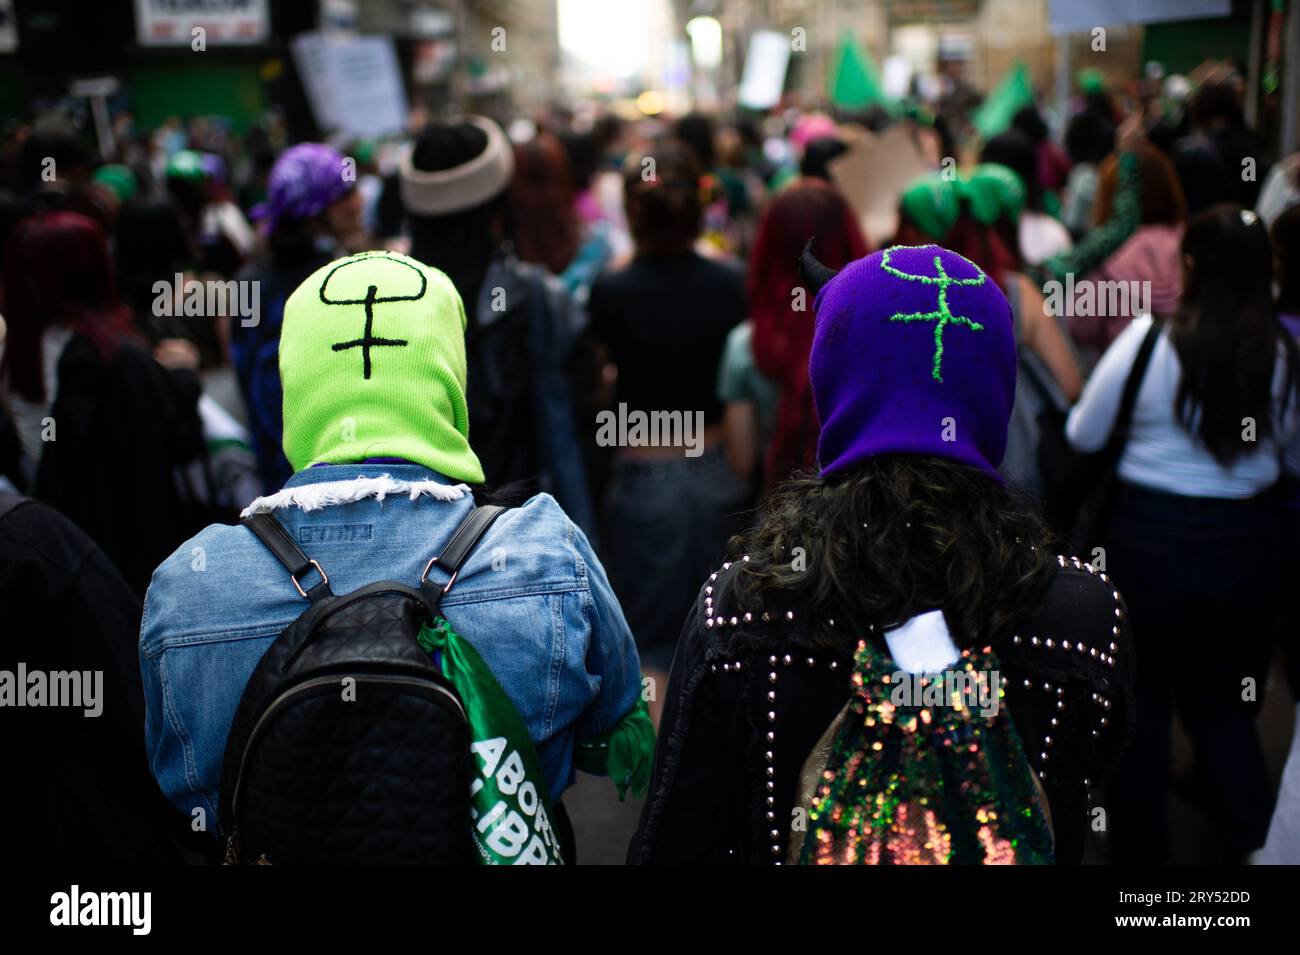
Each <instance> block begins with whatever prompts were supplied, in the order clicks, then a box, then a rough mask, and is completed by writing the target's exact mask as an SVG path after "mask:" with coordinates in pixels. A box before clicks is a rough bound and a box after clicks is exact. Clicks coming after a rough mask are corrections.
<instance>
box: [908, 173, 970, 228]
mask: <svg viewBox="0 0 1300 955" xmlns="http://www.w3.org/2000/svg"><path fill="white" fill-rule="evenodd" d="M898 204H899V208H900V209H902V211H903V215H905V216H907V218H909V219H911V220H912V222H913V223H914V224H915V225H916V227H917V228H918V229H920V230H921V231H922V232H924V233H925V234H926V235H927V236H929V237H930V238H931V239H933V240H934V241H935V242H942V241H943V239H944V237H945V236H947V234H948V232H949V230H950V229H952V226H953V223H954V222H956V221H957V190H956V189H955V187H954V184H953V183H952V181H950V180H948V179H945V178H944V177H943V176H942V174H940V173H935V172H930V173H924V174H922V175H920V176H917V177H916V178H915V179H913V180H912V181H911V182H909V183H908V184H907V186H906V188H904V189H903V193H902V195H901V196H900V197H899V200H898Z"/></svg>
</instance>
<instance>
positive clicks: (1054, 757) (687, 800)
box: [628, 558, 1133, 864]
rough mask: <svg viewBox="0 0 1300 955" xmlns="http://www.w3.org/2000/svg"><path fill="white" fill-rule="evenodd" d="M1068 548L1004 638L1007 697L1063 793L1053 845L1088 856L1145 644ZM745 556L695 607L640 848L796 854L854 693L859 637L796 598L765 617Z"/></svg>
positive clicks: (771, 856)
mask: <svg viewBox="0 0 1300 955" xmlns="http://www.w3.org/2000/svg"><path fill="white" fill-rule="evenodd" d="M1059 561H1060V563H1061V568H1060V570H1059V571H1058V573H1057V575H1056V577H1055V579H1054V580H1053V581H1052V583H1051V584H1050V585H1049V586H1048V588H1047V591H1046V593H1045V595H1044V598H1043V602H1042V605H1041V606H1040V607H1039V608H1037V610H1036V611H1034V612H1032V613H1027V614H1026V616H1025V619H1024V621H1023V623H1022V624H1021V625H1020V626H1019V627H1018V628H1017V629H1016V632H1015V635H1014V636H1013V637H1012V638H1010V639H1008V640H1006V641H1005V642H1004V643H1003V644H1002V645H1001V646H995V647H994V651H995V652H996V653H997V655H998V658H999V661H1000V663H1001V666H1002V670H1003V680H1004V681H1005V682H1004V686H1005V689H1006V697H1005V703H1006V705H1007V706H1008V708H1009V711H1010V713H1011V715H1012V719H1013V722H1014V725H1015V728H1016V730H1017V731H1018V733H1019V736H1020V738H1021V740H1022V743H1023V745H1024V749H1025V753H1026V754H1027V756H1028V758H1029V761H1030V764H1031V766H1032V768H1033V769H1034V771H1035V772H1037V773H1038V774H1039V778H1040V779H1041V781H1042V784H1043V788H1044V790H1045V791H1046V793H1047V796H1048V801H1049V803H1050V806H1051V812H1052V821H1053V825H1054V831H1055V838H1056V860H1057V862H1058V863H1077V862H1079V861H1081V859H1082V856H1083V845H1084V837H1085V835H1086V832H1087V825H1088V822H1089V816H1088V789H1089V787H1090V786H1094V785H1097V784H1099V783H1100V782H1101V781H1102V779H1103V778H1104V777H1105V776H1106V774H1108V773H1109V771H1110V769H1111V768H1112V767H1113V766H1114V764H1115V761H1116V760H1117V758H1118V756H1119V753H1120V751H1121V749H1122V748H1123V746H1124V744H1125V743H1126V742H1127V738H1128V735H1129V732H1130V729H1131V727H1130V723H1131V720H1132V712H1133V704H1132V686H1133V655H1132V645H1131V641H1130V637H1129V630H1128V621H1127V611H1126V610H1125V608H1124V603H1123V600H1122V599H1121V597H1120V595H1119V592H1118V591H1117V590H1115V589H1114V588H1113V587H1112V586H1111V584H1110V581H1109V579H1108V577H1107V576H1106V575H1105V574H1097V573H1095V572H1093V571H1092V570H1091V568H1089V567H1088V566H1087V565H1086V564H1082V563H1080V562H1079V561H1078V559H1077V558H1076V559H1074V560H1073V561H1067V560H1066V559H1065V558H1059ZM739 568H740V563H735V564H728V565H724V567H723V569H722V570H720V571H719V572H718V573H717V574H716V575H715V577H714V579H711V580H710V581H709V582H707V583H706V585H705V588H704V589H703V590H702V591H701V592H700V595H699V597H698V598H697V600H696V604H695V607H694V608H693V609H692V611H691V614H690V616H689V617H688V618H687V621H686V626H685V630H684V632H683V634H682V638H681V642H680V643H679V644H678V647H677V656H676V658H675V659H674V661H673V668H672V674H671V676H670V678H669V682H668V696H667V699H666V701H665V708H664V715H663V721H662V723H661V725H660V728H659V745H658V748H657V750H656V752H655V765H654V774H653V777H652V779H651V783H650V792H649V795H648V797H647V799H646V803H645V806H644V808H643V810H642V814H641V823H640V826H639V827H638V829H637V833H636V835H635V837H634V838H633V841H632V846H631V849H630V851H629V853H628V861H629V862H630V863H633V864H638V863H640V864H650V863H760V864H761V863H779V862H782V861H784V859H785V857H786V850H787V845H788V841H789V837H790V823H791V820H792V818H793V816H792V810H793V809H794V807H795V793H796V786H797V782H798V777H799V773H800V770H801V768H802V766H803V763H804V761H805V759H806V758H807V757H808V754H809V753H810V751H811V750H812V748H813V746H814V744H815V743H816V742H817V740H818V739H819V738H820V737H821V735H822V733H823V732H824V731H825V729H826V728H827V726H828V725H829V724H830V722H831V720H833V719H834V718H835V716H836V714H838V713H839V711H840V709H841V708H843V706H844V704H845V703H846V702H848V700H849V697H850V683H849V675H850V673H851V671H852V663H853V651H854V649H855V647H856V645H857V636H856V635H850V634H849V633H847V632H846V633H845V641H844V645H843V646H842V647H841V648H840V649H839V650H838V651H837V652H835V653H829V652H827V651H826V650H824V649H820V648H817V647H815V645H814V644H813V643H812V642H811V641H810V640H809V638H808V635H807V632H806V629H805V626H804V620H805V619H806V617H805V615H804V614H803V613H802V612H801V610H800V609H798V608H789V609H785V608H783V609H781V610H779V611H777V610H772V611H770V612H769V613H767V614H766V617H767V618H768V619H764V617H765V615H764V614H763V613H759V612H755V611H754V609H753V608H741V607H738V606H737V605H736V598H735V595H734V583H735V577H736V574H737V573H738V572H739ZM706 608H711V612H709V613H706ZM747 609H748V611H749V612H746V611H747ZM1048 737H1050V739H1051V742H1050V743H1049V742H1047V739H1048Z"/></svg>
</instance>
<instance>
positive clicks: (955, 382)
mask: <svg viewBox="0 0 1300 955" xmlns="http://www.w3.org/2000/svg"><path fill="white" fill-rule="evenodd" d="M826 274H829V270H825V272H824V273H823V278H824V277H825V275H826ZM814 307H815V309H816V314H817V323H816V331H815V332H814V335H813V345H812V354H811V356H810V358H809V363H808V373H809V376H810V377H811V379H812V388H813V399H814V401H815V402H816V405H817V415H818V417H819V418H820V419H821V424H822V426H821V437H820V438H819V439H818V442H817V460H818V462H819V464H820V465H821V475H822V476H823V477H827V476H829V475H833V474H838V473H840V472H843V471H846V470H849V469H850V468H853V467H856V466H857V465H860V464H861V463H862V462H863V461H865V460H866V459H867V458H870V457H872V456H874V455H878V454H928V455H935V456H937V457H943V458H950V459H952V460H954V461H959V462H961V463H962V464H967V465H970V466H971V467H974V468H978V469H980V470H981V471H984V472H985V473H986V474H988V475H989V477H991V478H993V479H994V480H997V481H1001V480H1002V479H1001V476H1000V475H999V474H998V473H997V466H998V465H999V464H1000V463H1001V462H1002V455H1003V453H1004V452H1005V451H1006V447H1007V424H1008V422H1009V421H1010V419H1011V406H1012V403H1013V402H1014V400H1015V394H1016V340H1015V331H1014V328H1013V326H1012V320H1011V306H1010V305H1009V304H1008V303H1007V299H1006V296H1005V295H1003V294H1002V290H1001V289H999V288H998V284H997V282H995V281H993V279H991V278H989V277H988V276H987V275H985V274H984V273H983V272H982V271H980V269H979V267H978V266H976V265H975V264H974V263H973V262H971V261H969V260H967V259H965V258H962V257H961V256H960V255H958V254H957V253H955V252H950V251H948V250H947V249H942V248H940V247H939V246H937V245H923V246H895V247H894V248H891V249H885V250H883V251H881V252H876V253H873V254H872V255H868V256H866V257H865V258H862V259H859V260H857V261H856V262H851V263H849V264H848V265H846V266H845V267H844V268H843V269H841V270H840V271H839V272H838V273H837V274H835V276H834V278H831V279H830V280H829V281H827V282H826V284H825V285H824V286H823V287H822V289H821V291H820V292H818V294H817V299H816V304H815V306H814Z"/></svg>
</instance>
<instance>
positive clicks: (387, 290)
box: [320, 252, 429, 380]
mask: <svg viewBox="0 0 1300 955" xmlns="http://www.w3.org/2000/svg"><path fill="white" fill-rule="evenodd" d="M428 287H429V280H428V278H427V277H426V276H425V274H424V272H423V271H422V270H420V269H419V268H417V267H416V266H415V265H413V264H412V263H410V262H406V261H404V260H402V259H400V258H398V257H396V256H393V255H387V254H385V253H383V252H373V253H364V254H362V255H354V256H351V257H349V258H347V259H345V260H344V261H342V262H340V263H338V264H337V265H335V266H334V267H333V268H332V269H330V270H329V272H327V273H326V275H325V279H324V281H322V282H321V286H320V300H321V302H323V303H324V304H326V305H337V306H356V305H360V306H362V307H363V308H364V310H365V312H364V314H365V326H364V328H363V330H362V333H361V337H360V338H353V339H351V340H349V341H342V342H335V343H334V345H333V346H332V350H333V351H338V352H341V351H347V350H349V349H352V348H360V349H361V365H362V376H363V377H364V378H365V379H366V380H369V379H370V373H371V371H372V359H371V354H370V350H371V349H372V348H382V347H389V348H400V347H405V346H406V345H407V344H409V343H408V342H407V340H406V339H404V338H380V337H377V336H376V335H375V334H374V324H375V306H376V305H383V304H385V303H387V302H415V301H418V300H419V299H422V298H424V294H425V292H426V291H428ZM357 317H358V318H360V317H361V313H358V314H357Z"/></svg>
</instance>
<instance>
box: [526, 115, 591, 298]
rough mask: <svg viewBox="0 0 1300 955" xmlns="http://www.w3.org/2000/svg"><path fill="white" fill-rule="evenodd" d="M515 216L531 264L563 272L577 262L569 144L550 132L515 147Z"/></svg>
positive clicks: (577, 236) (527, 259) (576, 220)
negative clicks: (565, 144)
mask: <svg viewBox="0 0 1300 955" xmlns="http://www.w3.org/2000/svg"><path fill="white" fill-rule="evenodd" d="M510 216H511V220H512V224H513V226H514V239H515V249H516V251H517V252H518V253H519V257H520V258H521V259H523V260H524V261H525V262H535V263H538V264H539V265H544V266H546V268H547V269H549V270H550V271H551V272H552V273H557V274H558V273H559V272H563V271H564V268H565V266H567V265H568V264H569V263H570V262H572V261H573V257H574V255H576V254H577V251H578V240H579V228H578V212H577V210H576V209H575V208H574V205H573V174H572V172H571V170H570V167H569V155H568V153H567V152H565V150H564V144H563V143H561V142H560V140H559V139H558V138H556V137H555V136H553V135H551V134H550V133H538V134H537V136H535V137H534V138H533V139H531V140H529V141H528V142H526V143H524V144H523V145H520V146H516V147H515V173H514V177H513V179H512V180H511V183H510Z"/></svg>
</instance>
